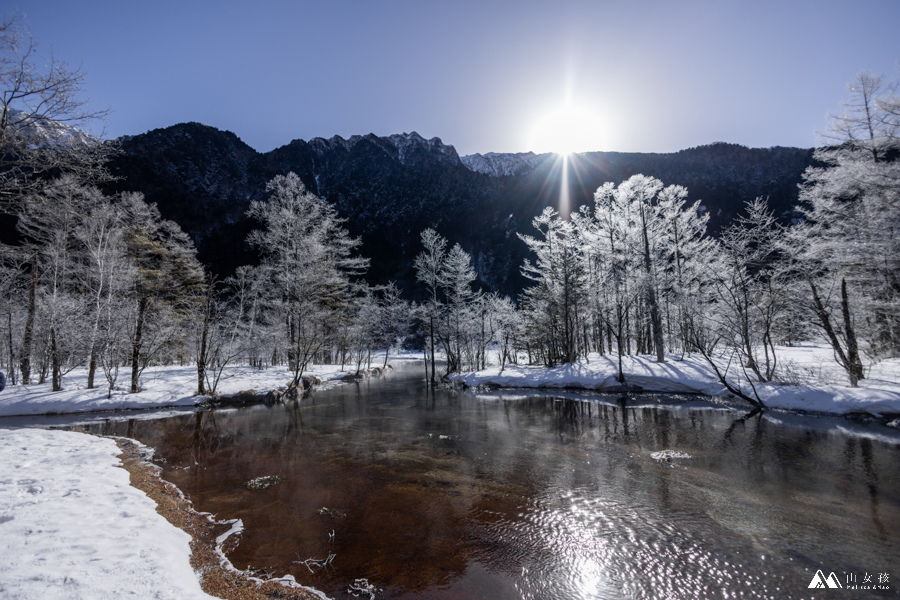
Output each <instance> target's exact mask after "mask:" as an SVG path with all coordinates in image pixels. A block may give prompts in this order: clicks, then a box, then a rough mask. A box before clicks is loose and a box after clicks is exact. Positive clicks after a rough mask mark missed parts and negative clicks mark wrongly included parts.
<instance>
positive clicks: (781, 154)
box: [112, 123, 812, 293]
mask: <svg viewBox="0 0 900 600" xmlns="http://www.w3.org/2000/svg"><path fill="white" fill-rule="evenodd" d="M121 145H122V149H123V152H122V153H121V154H120V155H119V156H118V157H116V158H115V159H114V161H113V164H112V171H113V173H114V174H115V175H117V176H118V177H119V179H118V180H117V181H116V182H115V183H114V184H112V187H113V188H114V189H115V190H116V191H118V190H135V191H142V192H143V193H144V194H145V195H146V198H147V200H148V201H149V202H155V203H157V205H158V206H159V208H160V211H161V212H162V215H163V216H164V217H166V218H169V219H173V220H175V221H177V222H178V223H179V224H180V225H181V226H182V227H183V228H184V229H185V230H186V231H188V232H189V233H190V234H191V236H192V237H193V238H194V240H195V242H196V243H197V246H198V249H199V251H200V258H201V260H202V261H203V262H205V263H206V264H208V265H209V266H210V267H211V269H212V270H213V271H214V272H216V273H218V274H219V275H222V276H224V275H228V274H229V273H230V272H231V271H233V269H234V268H235V267H236V266H238V265H240V264H244V263H249V262H253V261H254V260H255V256H254V255H253V253H252V251H251V250H250V249H249V248H248V247H247V246H246V244H245V242H244V239H245V237H246V235H247V233H248V232H249V231H250V230H252V228H253V224H252V223H250V222H249V221H248V218H247V217H246V216H245V212H246V210H247V208H248V206H249V203H250V201H251V200H254V199H260V198H263V197H264V196H265V186H266V182H267V181H269V180H270V179H271V178H272V177H274V176H275V175H278V174H284V173H287V172H289V171H294V172H295V173H297V175H299V176H300V178H301V179H302V181H303V182H304V184H305V185H306V186H307V188H308V189H309V190H311V191H313V192H314V193H316V194H318V195H319V196H321V197H323V198H325V199H327V200H328V201H329V202H331V203H333V204H334V205H335V207H336V208H337V209H338V211H339V213H340V215H341V216H342V217H344V218H345V219H346V220H347V222H346V226H347V228H348V230H349V231H350V233H351V234H352V235H354V236H359V237H361V238H362V240H363V248H362V253H363V254H364V255H365V256H368V257H369V258H371V259H372V266H371V269H370V271H369V275H368V278H369V280H370V281H371V282H372V283H384V282H387V281H388V280H396V281H397V282H398V284H399V285H400V286H401V288H404V289H406V290H408V291H412V290H413V288H414V287H415V276H414V273H413V272H412V268H411V263H412V260H413V258H414V257H415V255H416V254H417V253H418V252H419V251H420V250H421V248H420V246H419V232H420V231H421V230H422V229H424V228H426V227H434V228H436V229H437V230H438V231H439V232H440V233H441V234H442V235H444V236H446V237H447V238H448V239H449V240H451V241H452V242H459V243H460V244H462V246H463V247H464V248H465V249H466V250H467V251H469V252H470V253H471V254H472V256H473V258H474V260H475V263H476V264H475V266H476V270H477V271H478V274H479V277H480V278H481V280H482V282H483V283H484V284H485V285H487V286H490V287H492V288H494V289H498V290H500V291H503V292H505V293H516V292H518V291H519V290H520V289H521V286H522V285H523V283H524V281H523V280H522V278H521V275H520V274H519V268H520V266H521V264H522V258H523V257H524V256H525V255H526V252H527V249H526V247H525V245H524V244H523V243H522V242H521V241H520V240H519V239H518V238H517V237H516V235H515V233H516V232H526V233H529V232H530V230H531V219H532V218H533V217H534V216H536V215H537V214H539V213H540V211H541V210H542V209H543V208H544V207H545V206H548V205H551V206H554V207H558V205H559V198H560V184H561V181H562V179H563V178H562V162H561V161H559V160H558V158H557V157H555V156H553V155H545V156H543V157H536V159H535V158H534V157H532V158H531V159H530V160H531V162H532V163H533V166H532V165H526V167H525V168H521V169H518V171H517V173H518V174H516V175H513V176H495V175H489V174H487V173H480V172H476V171H474V170H472V169H470V168H469V167H467V166H466V164H464V162H463V161H462V160H460V157H459V156H458V155H457V153H456V150H455V149H454V148H453V146H448V145H445V144H443V143H442V142H441V140H440V139H438V138H432V139H431V140H425V139H424V138H422V137H420V136H419V135H418V134H416V133H410V134H402V135H393V136H389V137H377V136H375V135H371V134H370V135H366V136H353V137H351V138H350V139H346V140H345V139H343V138H341V137H338V136H335V137H333V138H331V139H328V140H325V139H321V138H316V139H313V140H310V141H308V142H306V141H303V140H294V141H292V142H291V143H289V144H287V145H285V146H282V147H281V148H277V149H275V150H273V151H271V152H268V153H265V154H263V153H258V152H256V151H255V150H253V149H252V148H250V147H249V146H247V145H246V144H244V143H243V142H242V141H241V140H240V139H239V138H238V137H237V136H236V135H234V134H233V133H231V132H226V131H220V130H217V129H215V128H212V127H208V126H205V125H201V124H198V123H186V124H180V125H175V126H172V127H168V128H166V129H158V130H154V131H151V132H148V133H146V134H143V135H137V136H131V137H128V138H124V139H123V140H121ZM811 162H812V152H811V150H804V149H797V148H770V149H750V148H745V147H743V146H737V145H733V144H712V145H709V146H702V147H698V148H692V149H689V150H683V151H681V152H677V153H673V154H640V153H618V152H595V153H587V154H583V155H575V156H573V157H571V158H570V160H569V162H568V163H567V168H568V178H567V179H568V183H569V195H570V203H571V205H572V206H573V207H576V206H578V205H580V204H586V203H589V202H591V201H592V196H593V192H594V190H596V188H597V187H598V186H599V185H601V184H602V183H604V182H606V181H612V182H613V183H616V184H618V183H619V182H621V181H623V180H624V179H627V178H628V177H630V176H631V175H634V174H636V173H644V174H646V175H652V176H654V177H657V178H659V179H661V180H662V181H663V182H664V183H665V184H667V185H668V184H679V185H683V186H685V187H687V188H688V190H689V192H690V198H692V199H694V200H702V204H703V205H704V206H705V207H706V209H707V210H708V211H709V213H710V224H711V228H712V229H713V231H717V230H718V228H719V227H720V226H721V225H723V224H725V223H727V222H728V221H730V219H732V218H733V216H734V215H735V214H736V212H737V211H739V210H740V209H741V207H742V206H743V203H744V202H746V201H747V200H752V199H753V198H756V197H757V196H763V197H767V198H768V199H769V201H770V204H771V205H772V206H773V207H774V208H775V210H776V212H777V213H778V214H782V213H784V212H786V211H789V210H790V209H791V208H792V206H793V204H794V203H795V202H796V198H797V184H798V183H799V182H800V178H801V174H802V173H803V171H804V169H805V168H806V167H807V166H808V165H810V164H811Z"/></svg>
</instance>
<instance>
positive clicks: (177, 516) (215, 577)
mask: <svg viewBox="0 0 900 600" xmlns="http://www.w3.org/2000/svg"><path fill="white" fill-rule="evenodd" d="M115 440H116V443H117V444H118V445H119V448H121V450H122V454H121V456H120V458H121V459H122V466H123V467H124V468H125V470H126V471H128V473H129V474H130V475H131V485H132V486H134V487H136V488H137V489H139V490H141V491H142V492H144V493H145V494H147V495H148V496H149V497H150V498H152V499H153V500H154V501H155V502H156V511H157V512H158V513H159V514H161V515H162V516H163V517H165V518H166V520H168V521H169V522H170V523H172V524H173V525H175V526H176V527H178V528H179V529H181V530H183V531H186V532H187V533H188V534H190V536H191V538H192V540H191V566H192V567H193V568H194V570H195V571H196V572H197V573H198V574H199V576H200V585H201V586H202V587H203V591H205V592H206V593H207V594H210V595H213V596H217V597H219V598H225V599H226V600H261V599H269V598H286V599H289V600H321V596H317V595H316V594H313V593H312V592H310V591H308V590H305V589H301V588H289V587H285V586H283V585H281V584H280V583H277V582H274V581H270V582H265V583H259V582H257V581H253V580H252V579H250V578H249V577H247V576H244V575H241V574H239V573H235V572H234V571H231V570H228V569H226V568H225V567H223V566H222V565H220V564H219V555H218V554H217V553H216V538H217V537H218V536H220V535H222V534H223V533H225V532H226V531H228V529H229V526H228V525H223V524H221V523H217V522H215V521H211V520H210V519H209V518H207V517H206V516H205V515H201V514H199V513H198V512H197V511H195V510H194V508H193V506H192V505H191V503H190V502H189V501H188V500H186V499H185V498H184V497H183V496H182V495H181V493H180V492H179V490H178V488H176V487H175V486H174V485H172V484H171V483H168V482H167V481H164V480H163V479H161V478H160V476H159V471H158V469H156V468H155V466H154V465H152V464H150V463H148V462H146V461H145V460H144V459H143V457H142V456H141V452H140V447H139V446H138V445H136V444H135V443H134V442H132V441H131V440H128V439H125V438H115ZM228 543H232V544H233V543H235V542H234V537H231V538H229V540H228V542H226V546H227V545H228Z"/></svg>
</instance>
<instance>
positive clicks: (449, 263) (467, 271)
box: [440, 244, 479, 372]
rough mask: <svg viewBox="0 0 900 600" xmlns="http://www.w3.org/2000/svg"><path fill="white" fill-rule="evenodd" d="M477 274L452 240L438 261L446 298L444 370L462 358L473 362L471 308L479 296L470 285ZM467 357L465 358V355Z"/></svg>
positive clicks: (451, 369) (457, 368) (456, 366)
mask: <svg viewBox="0 0 900 600" xmlns="http://www.w3.org/2000/svg"><path fill="white" fill-rule="evenodd" d="M477 279H478V276H477V275H476V274H475V269H473V268H472V257H471V256H470V255H469V253H468V252H466V251H465V250H463V248H462V246H460V245H459V244H454V245H453V247H452V248H451V249H450V251H449V252H448V253H447V255H446V256H445V257H444V262H443V264H442V265H441V271H440V282H441V289H443V291H444V295H445V297H446V298H447V310H446V311H445V313H444V314H445V323H444V327H443V335H442V336H441V337H442V339H443V341H444V351H445V353H446V355H447V371H448V372H454V371H460V370H462V368H463V364H464V362H468V363H469V364H474V353H473V347H472V346H471V342H472V340H471V334H472V330H471V327H472V326H473V324H474V323H473V319H472V317H473V316H474V315H473V314H472V309H473V307H474V303H475V301H476V300H477V299H478V297H479V293H478V291H477V290H475V289H473V287H472V286H473V285H474V284H475V281H476V280H477ZM466 357H468V359H469V360H468V361H466V360H465V358H466Z"/></svg>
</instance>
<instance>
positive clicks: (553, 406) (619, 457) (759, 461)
mask: <svg viewBox="0 0 900 600" xmlns="http://www.w3.org/2000/svg"><path fill="white" fill-rule="evenodd" d="M415 375H416V377H407V378H404V377H403V376H402V374H395V375H393V376H391V377H390V378H388V379H386V380H383V381H364V382H361V383H359V384H353V385H348V386H344V387H342V388H337V389H333V390H328V391H326V392H324V393H319V394H316V395H315V396H313V397H312V398H309V399H306V400H304V401H303V402H302V403H301V404H300V405H289V406H275V407H250V408H246V409H240V410H230V411H211V412H198V413H195V414H189V415H184V416H180V417H175V418H170V419H165V420H159V421H134V422H131V423H110V424H105V425H102V426H95V427H96V428H98V429H103V430H104V431H105V432H107V433H114V432H118V433H126V432H128V431H130V432H131V435H132V436H133V437H136V438H137V439H139V440H140V441H142V442H144V443H146V444H148V445H151V446H153V447H155V448H157V449H158V454H159V455H160V456H161V457H162V458H163V459H164V460H165V464H164V473H163V475H164V477H166V478H167V479H169V480H171V481H173V482H174V483H175V484H177V485H178V486H179V487H180V488H181V489H182V490H184V491H185V492H186V493H187V494H189V495H190V497H191V498H192V500H193V501H194V503H195V505H196V507H197V509H198V510H201V511H209V512H213V513H216V514H218V515H220V516H221V517H222V518H235V517H238V518H241V519H243V520H244V523H245V526H246V531H245V533H244V535H243V538H242V540H241V543H240V545H239V547H238V548H237V550H236V551H234V552H233V553H232V554H231V559H232V561H233V562H234V563H235V565H236V566H238V567H239V568H244V567H245V566H251V567H253V568H255V569H264V570H267V571H269V572H272V573H277V574H279V575H280V574H284V573H291V574H293V575H294V576H295V577H297V579H298V580H299V581H301V582H303V583H305V584H307V585H312V586H315V587H318V588H320V589H322V590H324V591H326V593H329V594H334V595H336V596H337V597H344V592H345V591H346V588H347V584H348V583H349V582H351V581H353V580H354V579H356V578H360V577H365V578H368V580H369V581H370V582H373V583H375V584H376V585H377V586H378V587H379V588H383V589H384V590H385V592H384V596H385V597H389V598H413V597H415V598H644V597H671V598H696V597H716V598H719V597H722V596H723V595H728V594H731V593H735V594H737V593H738V592H743V594H744V595H745V596H747V597H769V598H790V597H797V598H801V597H807V594H806V592H807V589H806V586H807V585H808V582H809V580H810V578H811V577H812V575H813V573H815V571H816V570H817V569H819V568H823V569H827V570H828V571H832V570H833V571H836V572H838V573H843V572H851V571H856V572H859V573H861V572H863V571H867V572H870V573H871V572H873V571H874V572H890V570H891V567H892V566H894V565H897V564H900V561H898V558H900V551H898V539H897V534H896V532H897V526H898V525H900V481H898V477H897V466H896V465H897V459H898V457H900V451H898V441H900V439H898V437H900V436H897V435H896V432H893V431H892V430H890V429H888V428H885V427H882V426H878V425H859V424H856V425H853V424H849V423H848V422H847V421H845V420H843V419H828V418H826V419H823V418H816V419H810V418H806V417H796V416H792V415H781V414H777V413H773V414H768V413H761V414H752V415H743V414H742V413H736V412H735V411H733V410H728V409H723V408H722V407H721V406H719V405H717V404H715V403H712V402H708V401H704V400H702V399H697V398H692V397H683V398H682V397H655V396H642V397H625V398H617V397H609V398H604V397H597V396H592V395H589V394H577V393H576V394H562V395H560V396H554V397H548V396H546V395H542V394H541V393H539V392H522V393H509V392H499V393H497V394H485V393H479V394H477V395H474V394H465V393H456V392H449V391H444V390H429V389H428V388H427V387H426V386H424V385H422V384H420V377H419V375H420V374H419V373H416V374H415ZM665 450H670V451H673V452H678V453H682V455H683V454H687V455H689V456H690V458H677V456H680V455H677V454H674V453H673V454H665V455H659V454H658V453H659V452H661V451H665ZM659 456H663V458H659ZM665 456H669V457H670V458H668V459H667V458H665ZM671 457H675V458H671ZM266 475H278V476H280V477H283V478H284V481H283V482H281V483H279V484H277V485H274V486H272V487H269V488H267V489H264V490H258V491H253V490H249V489H247V488H245V487H244V485H243V484H244V482H246V481H248V480H251V479H254V478H256V477H261V476H266ZM323 507H324V508H327V509H328V510H327V511H321V509H322V508H323ZM331 554H334V555H335V558H334V560H333V561H332V562H331V563H330V564H329V565H328V566H327V567H324V568H321V567H317V566H315V565H313V566H307V565H312V563H307V564H306V565H304V564H300V561H304V560H306V559H308V558H315V559H324V558H326V557H327V556H329V555H331ZM855 593H858V594H859V595H858V596H855V597H865V596H864V594H865V593H866V592H864V591H858V592H855Z"/></svg>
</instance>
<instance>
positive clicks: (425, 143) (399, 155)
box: [294, 131, 461, 165]
mask: <svg viewBox="0 0 900 600" xmlns="http://www.w3.org/2000/svg"><path fill="white" fill-rule="evenodd" d="M294 142H296V143H302V142H303V140H294ZM360 142H369V143H371V144H373V145H374V146H376V147H378V148H381V149H382V150H383V151H384V152H385V154H387V155H388V156H390V157H391V158H392V159H394V160H397V161H399V162H400V163H401V164H403V165H406V164H407V163H408V160H409V158H410V156H411V155H412V154H413V153H414V152H415V151H417V150H420V151H423V152H426V153H428V154H430V155H432V156H433V157H435V158H438V160H439V162H441V163H443V164H460V162H461V161H460V158H459V155H458V154H457V153H456V149H455V148H454V147H453V146H449V145H447V144H444V143H443V142H442V141H441V138H439V137H433V138H431V139H429V140H426V139H425V138H423V137H422V136H421V135H419V134H418V133H416V132H415V131H411V132H409V133H406V132H404V133H395V134H393V135H389V136H384V137H379V136H377V135H375V134H374V133H369V134H366V135H353V136H350V137H349V138H347V139H344V138H343V137H341V136H339V135H334V136H332V137H330V138H328V139H325V138H320V137H316V138H313V139H311V140H309V141H308V142H306V143H307V144H308V145H309V146H310V147H311V148H312V149H313V150H315V151H316V153H317V154H320V155H322V154H325V153H327V152H331V151H334V150H338V149H340V150H343V151H344V152H351V151H352V150H353V148H354V147H356V145H357V144H359V143H360Z"/></svg>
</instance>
